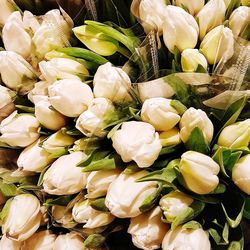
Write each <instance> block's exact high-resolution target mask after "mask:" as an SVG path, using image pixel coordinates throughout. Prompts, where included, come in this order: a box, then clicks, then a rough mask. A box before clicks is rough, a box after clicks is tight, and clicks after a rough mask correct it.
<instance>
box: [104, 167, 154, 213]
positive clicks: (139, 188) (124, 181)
mask: <svg viewBox="0 0 250 250" xmlns="http://www.w3.org/2000/svg"><path fill="white" fill-rule="evenodd" d="M147 174H148V172H147V171H144V170H143V171H139V172H136V173H133V174H124V173H121V174H120V175H119V176H118V178H116V179H115V180H114V181H113V182H112V183H111V185H110V186H109V189H108V193H107V196H106V199H105V205H106V206H107V208H108V209H109V210H110V212H111V213H112V214H113V215H114V216H116V217H118V218H133V217H136V216H138V215H140V214H141V213H142V212H141V211H140V209H139V208H140V206H141V205H142V203H143V201H144V200H145V199H146V198H147V197H148V196H149V195H151V194H152V193H154V192H155V191H156V189H157V183H156V182H154V181H148V182H137V180H138V179H139V178H141V177H143V176H145V175H147Z"/></svg>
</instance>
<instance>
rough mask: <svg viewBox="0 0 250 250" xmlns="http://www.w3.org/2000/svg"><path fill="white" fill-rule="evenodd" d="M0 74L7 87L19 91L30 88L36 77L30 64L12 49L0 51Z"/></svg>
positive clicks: (25, 90) (23, 91)
mask: <svg viewBox="0 0 250 250" xmlns="http://www.w3.org/2000/svg"><path fill="white" fill-rule="evenodd" d="M0 74H1V78H2V81H3V83H4V84H5V85H6V86H7V87H8V88H10V89H14V90H18V91H20V92H21V93H26V92H27V91H29V90H30V89H32V87H33V85H34V83H35V79H36V75H35V73H34V70H33V68H32V67H31V65H30V64H29V63H28V62H27V61H25V60H24V59H23V57H22V56H20V55H18V54H17V53H15V52H12V51H0Z"/></svg>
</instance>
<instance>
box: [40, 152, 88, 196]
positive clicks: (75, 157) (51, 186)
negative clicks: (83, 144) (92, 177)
mask: <svg viewBox="0 0 250 250" xmlns="http://www.w3.org/2000/svg"><path fill="white" fill-rule="evenodd" d="M84 157H86V155H85V154H84V153H82V152H75V153H72V154H69V155H64V156H61V157H60V158H59V159H57V160H56V161H55V162H54V163H53V164H52V165H51V167H50V168H49V169H48V170H47V171H46V173H45V175H44V178H43V187H44V190H45V192H46V193H48V194H55V195H68V194H75V193H78V192H80V191H81V190H83V189H84V188H85V187H86V183H87V174H86V173H83V172H82V169H81V168H80V167H77V166H76V165H77V164H78V163H79V162H80V161H81V160H83V159H84Z"/></svg>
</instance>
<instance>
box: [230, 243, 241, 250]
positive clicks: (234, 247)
mask: <svg viewBox="0 0 250 250" xmlns="http://www.w3.org/2000/svg"><path fill="white" fill-rule="evenodd" d="M227 250H243V248H242V244H241V242H239V241H232V242H230V245H229V247H228V249H227Z"/></svg>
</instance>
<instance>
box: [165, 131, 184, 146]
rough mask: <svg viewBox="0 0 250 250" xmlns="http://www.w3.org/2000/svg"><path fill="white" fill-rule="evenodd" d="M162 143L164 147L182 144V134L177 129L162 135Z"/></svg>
mask: <svg viewBox="0 0 250 250" xmlns="http://www.w3.org/2000/svg"><path fill="white" fill-rule="evenodd" d="M160 141H161V145H162V147H169V146H174V145H178V144H180V143H181V137H180V132H179V130H178V129H177V128H172V129H170V130H168V131H165V132H162V133H160Z"/></svg>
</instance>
